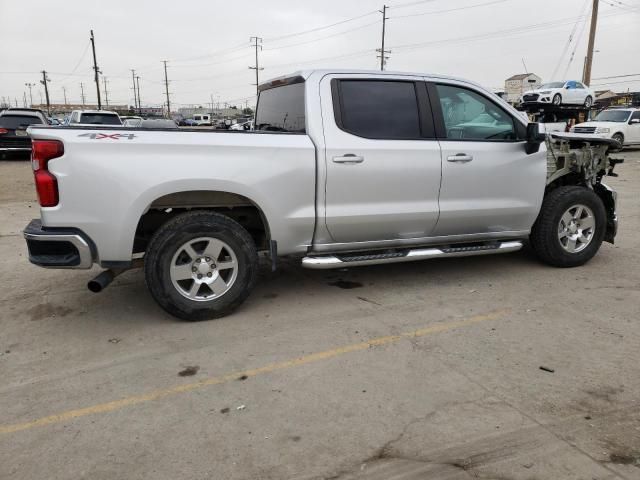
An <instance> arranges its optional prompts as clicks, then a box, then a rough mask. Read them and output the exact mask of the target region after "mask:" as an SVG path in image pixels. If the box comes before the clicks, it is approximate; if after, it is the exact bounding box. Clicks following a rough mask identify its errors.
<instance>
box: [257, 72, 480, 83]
mask: <svg viewBox="0 0 640 480" xmlns="http://www.w3.org/2000/svg"><path fill="white" fill-rule="evenodd" d="M314 73H316V74H320V75H327V74H333V73H335V74H344V73H346V74H359V75H362V74H365V75H390V76H391V75H411V76H417V77H429V78H441V79H443V80H459V81H462V82H466V83H473V82H469V80H467V79H464V78H460V77H454V76H451V75H442V74H438V73H425V72H401V71H393V70H384V71H380V70H364V69H355V68H349V69H347V68H342V69H341V68H316V69H307V70H297V71H295V72H292V73H289V74H287V75H282V76H279V77H275V78H270V79H269V80H267V81H265V82H261V83H260V85H261V86H262V85H268V84H270V83H272V82H274V81H278V80H285V79H290V78H294V77H302V78H304V79H305V80H306V79H308V78H309V77H310V76H311V75H312V74H314Z"/></svg>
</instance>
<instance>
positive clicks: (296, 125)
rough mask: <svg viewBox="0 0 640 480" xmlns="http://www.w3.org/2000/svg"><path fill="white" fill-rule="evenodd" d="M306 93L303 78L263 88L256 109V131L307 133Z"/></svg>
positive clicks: (274, 83)
mask: <svg viewBox="0 0 640 480" xmlns="http://www.w3.org/2000/svg"><path fill="white" fill-rule="evenodd" d="M286 82H290V83H286ZM291 82H295V83H291ZM281 83H285V84H284V85H281ZM304 92H305V84H304V80H303V79H302V78H301V77H296V78H293V79H289V80H284V81H274V82H271V84H266V85H263V86H261V91H260V95H259V96H258V105H257V107H256V120H255V129H256V130H262V131H267V132H290V133H305V132H306V115H305V99H304Z"/></svg>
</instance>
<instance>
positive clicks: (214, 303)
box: [144, 211, 258, 320]
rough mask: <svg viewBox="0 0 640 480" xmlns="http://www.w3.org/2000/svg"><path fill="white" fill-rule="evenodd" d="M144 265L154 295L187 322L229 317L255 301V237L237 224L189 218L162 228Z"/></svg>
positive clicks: (207, 216)
mask: <svg viewBox="0 0 640 480" xmlns="http://www.w3.org/2000/svg"><path fill="white" fill-rule="evenodd" d="M144 259H145V260H144V273H145V281H146V283H147V287H148V288H149V291H150V293H151V295H152V296H153V298H154V299H155V301H156V302H157V303H158V305H160V306H161V307H162V308H163V309H164V310H165V311H167V312H168V313H170V314H171V315H174V316H176V317H178V318H181V319H183V320H209V319H213V318H219V317H224V316H225V315H229V314H230V313H231V312H233V311H234V310H235V309H236V308H238V306H239V305H240V304H241V303H242V302H243V301H244V300H245V299H246V298H247V297H248V296H249V293H250V292H251V290H252V289H253V287H254V286H255V283H256V279H257V273H258V254H257V251H256V247H255V244H254V242H253V239H252V238H251V236H250V235H249V233H248V232H247V231H246V230H245V229H244V228H242V226H241V225H240V224H238V223H237V222H235V221H234V220H232V219H230V218H228V217H225V216H224V215H220V214H218V213H213V212H207V211H195V212H189V213H184V214H181V215H178V216H177V217H175V218H173V219H171V220H169V221H168V222H167V223H165V224H164V225H162V226H161V227H160V228H159V229H158V231H157V232H156V233H155V234H154V235H153V237H152V239H151V241H150V242H149V245H148V247H147V251H146V253H145V257H144Z"/></svg>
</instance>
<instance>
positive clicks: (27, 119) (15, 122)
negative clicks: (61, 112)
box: [0, 115, 42, 130]
mask: <svg viewBox="0 0 640 480" xmlns="http://www.w3.org/2000/svg"><path fill="white" fill-rule="evenodd" d="M29 125H42V120H41V119H40V118H39V117H36V116H31V115H2V116H0V127H2V128H10V129H12V130H15V129H20V128H27V127H28V126H29Z"/></svg>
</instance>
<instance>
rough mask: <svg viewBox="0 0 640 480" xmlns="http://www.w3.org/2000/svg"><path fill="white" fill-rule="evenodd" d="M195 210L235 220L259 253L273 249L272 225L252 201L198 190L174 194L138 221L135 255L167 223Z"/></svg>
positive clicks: (157, 202) (144, 247)
mask: <svg viewBox="0 0 640 480" xmlns="http://www.w3.org/2000/svg"><path fill="white" fill-rule="evenodd" d="M192 210H211V211H215V212H217V213H220V214H222V215H225V216H227V217H229V218H232V219H233V220H235V221H236V222H238V223H239V224H240V225H242V226H243V227H244V228H245V229H246V230H247V232H249V235H251V237H252V238H253V241H254V242H255V244H256V248H257V249H258V250H264V249H268V248H269V247H268V245H269V238H270V234H269V225H268V223H267V220H266V218H265V216H264V213H263V212H262V210H260V208H259V207H258V206H257V205H256V204H255V203H253V202H252V201H251V200H250V199H248V198H247V197H244V196H242V195H238V194H235V193H229V192H215V191H207V190H196V191H189V192H176V193H171V194H169V195H164V196H162V197H160V198H158V199H156V200H154V201H153V202H152V203H151V205H149V208H148V209H147V211H146V212H145V213H144V214H143V215H142V216H141V217H140V220H139V221H138V226H137V228H136V234H135V240H134V244H133V253H141V252H144V251H145V250H146V247H147V244H148V243H149V240H150V239H151V237H152V236H153V234H154V233H155V232H156V231H157V230H158V228H160V226H162V225H163V224H164V223H165V222H167V221H169V220H171V219H172V218H174V217H175V216H177V215H180V214H181V213H184V212H188V211H192Z"/></svg>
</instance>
